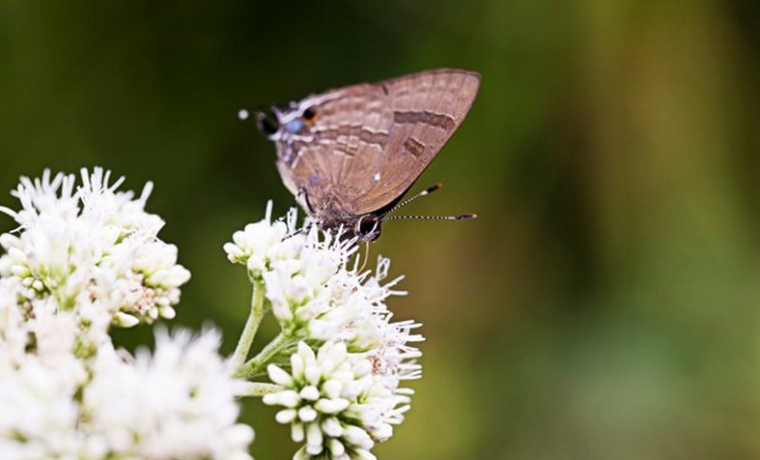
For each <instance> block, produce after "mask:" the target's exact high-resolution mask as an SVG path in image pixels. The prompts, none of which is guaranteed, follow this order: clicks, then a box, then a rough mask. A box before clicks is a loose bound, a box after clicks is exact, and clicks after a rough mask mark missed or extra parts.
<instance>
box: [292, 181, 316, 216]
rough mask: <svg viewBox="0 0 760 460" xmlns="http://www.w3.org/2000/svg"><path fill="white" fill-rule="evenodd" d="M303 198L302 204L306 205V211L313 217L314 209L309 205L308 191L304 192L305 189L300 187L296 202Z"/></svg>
mask: <svg viewBox="0 0 760 460" xmlns="http://www.w3.org/2000/svg"><path fill="white" fill-rule="evenodd" d="M301 197H303V202H304V203H305V204H306V210H307V211H308V212H309V215H312V216H313V215H314V207H313V206H312V205H311V201H309V191H308V190H306V187H301V188H300V189H299V190H298V196H297V197H296V200H298V199H300V198H301Z"/></svg>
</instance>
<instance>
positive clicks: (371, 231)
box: [354, 213, 382, 242]
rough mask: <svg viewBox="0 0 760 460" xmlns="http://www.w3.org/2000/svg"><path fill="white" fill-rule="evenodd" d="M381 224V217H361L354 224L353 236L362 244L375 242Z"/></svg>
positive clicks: (366, 215) (373, 215) (373, 214)
mask: <svg viewBox="0 0 760 460" xmlns="http://www.w3.org/2000/svg"><path fill="white" fill-rule="evenodd" d="M381 224H382V219H381V216H378V215H377V214H375V213H370V214H364V215H361V216H359V217H358V218H357V219H356V223H355V224H354V235H355V236H356V237H357V238H358V239H359V241H362V242H370V241H375V240H376V239H378V238H380V230H381Z"/></svg>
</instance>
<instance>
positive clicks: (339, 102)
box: [278, 69, 480, 215]
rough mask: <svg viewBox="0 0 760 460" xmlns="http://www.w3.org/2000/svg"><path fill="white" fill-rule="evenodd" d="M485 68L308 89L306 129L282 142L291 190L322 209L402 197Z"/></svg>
mask: <svg viewBox="0 0 760 460" xmlns="http://www.w3.org/2000/svg"><path fill="white" fill-rule="evenodd" d="M479 84H480V76H479V75H478V74H476V73H474V72H468V71H464V70H449V69H440V70H429V71H425V72H421V73H417V74H412V75H406V76H403V77H399V78H395V79H391V80H385V81H382V82H379V83H376V84H360V85H354V86H349V87H346V88H342V89H338V90H333V91H328V92H325V93H322V94H320V95H317V96H311V97H309V98H306V99H304V100H303V101H300V102H299V103H298V106H299V107H300V109H299V110H303V109H304V108H305V107H309V108H311V110H312V111H313V112H314V113H315V114H316V116H315V117H314V119H313V120H312V121H311V123H309V127H308V135H303V136H297V137H298V138H297V139H295V138H294V139H291V140H289V142H288V143H287V144H286V143H284V142H282V141H280V142H278V153H279V155H278V156H279V160H278V169H279V171H280V174H281V176H282V178H283V182H284V183H285V185H286V187H287V188H288V189H289V190H290V191H291V192H292V193H293V194H296V195H297V194H298V193H299V191H300V190H304V189H305V190H306V194H307V195H308V201H309V205H311V207H313V208H314V209H317V210H324V209H339V210H340V211H342V213H345V214H348V215H361V214H365V213H369V212H373V211H377V210H378V209H381V208H383V207H385V206H387V205H388V204H390V203H392V202H393V201H394V200H396V199H398V198H399V197H400V196H401V195H402V194H403V193H404V192H406V190H408V189H409V187H411V185H412V184H413V183H414V181H415V180H417V178H418V177H419V175H420V174H422V172H423V171H424V170H425V168H427V166H428V165H429V164H430V163H431V162H432V161H433V159H434V158H435V156H436V155H437V154H438V152H439V151H440V150H441V148H442V147H443V146H444V145H445V143H446V142H447V141H448V140H449V138H450V137H451V135H452V134H453V133H454V131H456V129H457V128H458V127H459V125H460V124H461V123H462V121H463V120H464V118H465V116H466V115H467V112H468V111H469V109H470V107H471V106H472V103H473V101H474V99H475V95H476V94H477V91H478V87H479Z"/></svg>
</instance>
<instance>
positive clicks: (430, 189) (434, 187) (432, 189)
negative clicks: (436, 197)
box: [383, 182, 443, 220]
mask: <svg viewBox="0 0 760 460" xmlns="http://www.w3.org/2000/svg"><path fill="white" fill-rule="evenodd" d="M441 187H443V183H441V182H438V183H436V184H435V185H432V186H430V187H428V188H426V189H425V190H423V191H421V192H419V193H418V194H416V195H414V196H411V197H409V198H407V199H405V200H404V201H402V202H401V203H399V204H397V205H396V206H394V207H392V208H391V209H389V210H388V211H387V212H386V213H385V214H384V215H387V214H390V213H392V212H393V211H395V210H397V209H399V208H403V207H404V206H406V205H408V204H409V203H411V202H412V201H414V200H416V199H417V198H422V197H423V196H427V195H430V194H431V193H433V192H435V191H436V190H440V189H441ZM383 220H391V219H390V218H389V219H383Z"/></svg>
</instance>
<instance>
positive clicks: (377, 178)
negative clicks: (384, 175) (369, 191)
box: [372, 172, 380, 182]
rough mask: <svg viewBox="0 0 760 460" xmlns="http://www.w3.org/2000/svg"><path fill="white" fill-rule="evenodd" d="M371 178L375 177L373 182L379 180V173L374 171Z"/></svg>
mask: <svg viewBox="0 0 760 460" xmlns="http://www.w3.org/2000/svg"><path fill="white" fill-rule="evenodd" d="M372 178H373V179H375V182H380V173H379V172H378V173H375V175H374V176H372Z"/></svg>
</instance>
